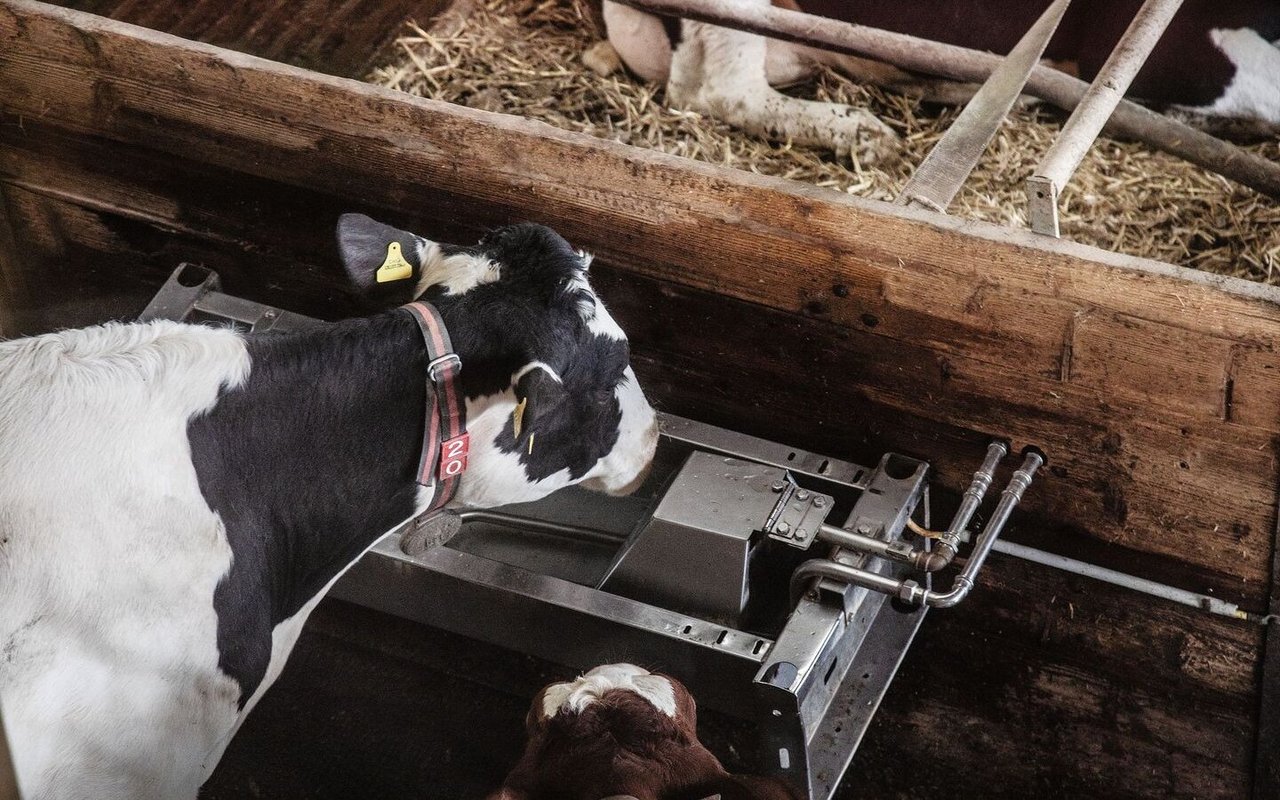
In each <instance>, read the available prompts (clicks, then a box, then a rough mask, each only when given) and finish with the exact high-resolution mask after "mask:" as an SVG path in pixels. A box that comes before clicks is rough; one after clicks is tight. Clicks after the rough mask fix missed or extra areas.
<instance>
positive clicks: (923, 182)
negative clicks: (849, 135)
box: [894, 0, 1071, 214]
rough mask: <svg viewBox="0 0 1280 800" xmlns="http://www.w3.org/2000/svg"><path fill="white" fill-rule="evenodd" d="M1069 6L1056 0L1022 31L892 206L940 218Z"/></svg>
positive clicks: (1065, 0)
mask: <svg viewBox="0 0 1280 800" xmlns="http://www.w3.org/2000/svg"><path fill="white" fill-rule="evenodd" d="M1070 2H1071V0H1056V1H1055V2H1054V3H1053V4H1051V5H1050V6H1049V7H1048V8H1046V9H1045V10H1044V13H1043V14H1041V15H1040V18H1039V19H1037V20H1036V22H1035V24H1034V25H1032V26H1031V27H1030V28H1028V29H1027V32H1026V33H1024V34H1023V35H1022V38H1021V39H1019V40H1018V43H1017V44H1016V45H1014V47H1013V49H1012V50H1010V51H1009V54H1008V55H1007V56H1005V58H1004V60H1003V61H1001V62H1000V66H999V67H996V69H995V71H993V72H992V73H991V77H989V78H987V80H986V82H985V83H983V84H982V88H980V89H978V92H977V93H976V94H975V95H974V96H973V97H972V98H971V99H970V100H969V102H968V103H966V104H965V107H964V110H963V111H961V112H960V116H958V117H956V120H955V122H953V123H951V127H950V128H948V129H947V132H946V134H944V135H943V137H942V139H941V140H940V141H939V142H938V143H937V144H936V145H934V147H933V149H932V150H930V151H929V154H928V155H927V156H925V158H924V161H922V162H920V166H918V167H917V168H916V171H915V174H913V175H912V176H911V180H909V181H907V185H906V186H904V187H903V188H902V192H901V193H899V195H898V197H897V199H896V200H894V204H895V205H907V206H910V205H914V206H917V207H920V208H928V209H931V210H933V211H937V212H939V213H943V214H945V213H946V211H947V206H949V205H951V201H952V200H953V199H954V198H955V196H956V194H957V193H958V192H959V191H960V187H962V186H964V182H965V181H966V180H968V178H969V174H970V173H971V172H973V168H974V167H975V166H977V165H978V160H979V159H980V158H982V154H983V152H985V151H986V149H987V145H988V144H990V143H991V139H992V138H993V137H994V136H995V135H996V131H998V130H999V129H1000V123H1001V122H1003V121H1004V118H1005V117H1006V116H1008V114H1009V109H1011V108H1013V104H1014V101H1016V100H1017V99H1018V96H1019V95H1021V94H1022V88H1023V86H1025V85H1026V83H1027V78H1028V77H1029V76H1030V75H1031V71H1032V70H1033V69H1035V67H1036V64H1038V63H1039V62H1040V56H1041V55H1042V54H1043V53H1044V49H1045V48H1046V47H1047V46H1048V45H1049V40H1050V39H1052V38H1053V34H1054V31H1056V30H1057V29H1058V23H1059V22H1061V21H1062V15H1063V14H1065V13H1066V11H1067V6H1068V5H1069V4H1070Z"/></svg>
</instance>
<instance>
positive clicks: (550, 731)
mask: <svg viewBox="0 0 1280 800" xmlns="http://www.w3.org/2000/svg"><path fill="white" fill-rule="evenodd" d="M525 728H526V732H527V734H528V741H527V743H526V745H525V750H524V754H523V755H522V756H521V758H520V761H519V762H518V763H517V764H516V766H515V767H514V768H513V769H512V770H511V772H510V774H509V775H508V776H507V779H506V781H505V782H504V785H503V787H502V789H500V790H499V791H498V792H496V793H494V794H492V795H490V798H489V800H551V798H556V800H604V798H610V799H611V800H620V799H621V798H630V799H632V800H701V798H705V797H712V796H717V795H718V796H719V797H720V798H722V800H792V799H793V798H794V797H795V795H794V794H793V793H791V792H790V791H789V790H788V789H787V788H786V787H785V786H784V785H783V784H782V783H780V782H778V781H776V780H772V779H767V778H753V777H746V776H738V775H730V774H729V773H728V772H726V771H725V769H724V767H722V766H721V764H720V762H719V761H718V760H717V759H716V757H715V756H714V755H712V754H711V752H710V751H709V750H707V749H706V748H705V747H703V745H702V743H701V742H699V741H698V732H697V729H698V718H697V704H696V703H695V702H694V699H693V696H692V695H691V694H690V693H689V691H688V690H687V689H686V688H685V687H684V685H683V684H681V683H680V682H679V681H678V680H676V679H674V678H671V677H669V676H666V675H658V674H653V673H650V672H648V671H647V670H645V669H642V668H640V667H637V666H634V665H632V664H610V665H607V666H602V667H596V668H595V669H593V670H591V671H590V672H588V673H586V674H585V675H583V676H582V677H580V678H578V679H577V680H574V681H569V682H566V683H553V684H551V685H550V686H547V687H545V688H544V689H542V691H540V692H539V693H538V694H537V696H535V697H534V700H533V704H532V706H531V707H530V709H529V713H528V715H527V716H526V717H525Z"/></svg>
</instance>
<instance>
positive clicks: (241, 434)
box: [189, 312, 426, 697]
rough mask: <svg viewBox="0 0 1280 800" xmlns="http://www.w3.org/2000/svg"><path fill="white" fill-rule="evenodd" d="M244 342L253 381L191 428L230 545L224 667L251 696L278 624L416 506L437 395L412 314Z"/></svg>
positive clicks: (203, 483)
mask: <svg viewBox="0 0 1280 800" xmlns="http://www.w3.org/2000/svg"><path fill="white" fill-rule="evenodd" d="M247 346H248V348H249V353H250V357H251V372H250V376H249V379H248V380H247V382H246V383H245V384H244V385H243V386H242V387H240V388H238V389H234V390H230V391H227V392H225V393H224V395H223V396H222V397H221V398H220V399H219V401H218V403H217V405H216V406H215V408H214V409H213V410H212V411H211V412H210V413H209V414H207V415H206V416H204V417H201V418H198V419H196V420H193V421H192V423H191V424H190V426H189V435H190V440H191V447H192V460H193V462H194V463H195V465H196V471H197V475H198V477H199V480H200V488H201V491H202V492H203V493H204V495H205V498H206V500H208V502H209V505H210V506H211V507H212V508H213V510H214V511H216V512H217V513H218V514H219V516H220V517H221V519H222V521H223V523H224V525H225V526H226V535H227V539H228V541H229V543H230V545H231V549H232V555H233V563H232V567H231V570H230V572H229V574H228V575H227V577H226V578H224V579H223V581H222V582H221V584H219V586H218V589H217V593H216V595H215V598H214V603H215V606H216V607H217V611H218V616H219V650H220V652H221V654H222V660H223V662H224V663H223V664H222V666H223V669H224V671H227V672H228V673H229V674H231V675H232V676H233V677H235V678H237V680H239V681H240V683H241V686H242V688H244V689H245V696H246V697H247V696H248V695H249V694H250V693H251V692H252V688H251V687H253V686H256V684H257V682H258V681H260V680H261V677H262V674H263V673H264V672H265V669H266V663H267V661H268V660H269V657H270V639H269V634H270V630H271V629H273V628H274V626H275V625H277V624H279V623H280V622H281V621H283V620H285V619H288V618H290V617H292V616H293V615H294V614H296V613H297V611H298V610H299V609H300V608H301V607H302V606H303V604H305V603H306V602H307V601H308V600H309V599H311V598H312V597H314V596H315V595H316V593H318V592H319V591H321V590H322V589H323V588H324V586H325V585H326V584H327V583H328V582H329V581H330V579H332V578H333V576H335V575H336V574H337V573H338V572H339V571H341V570H342V569H343V568H345V567H346V566H347V565H348V564H350V563H351V561H352V560H353V559H354V558H356V557H357V556H358V555H359V554H360V553H361V552H362V551H363V550H364V549H366V548H367V547H368V546H369V545H370V544H371V543H372V542H373V541H375V540H376V538H377V537H378V536H379V535H381V534H382V533H384V532H386V531H387V530H389V529H390V528H392V527H394V526H395V525H396V524H398V523H400V522H402V521H403V520H405V519H406V518H408V517H409V516H411V515H412V514H413V513H414V511H415V510H416V508H417V506H418V504H419V487H418V485H417V483H416V482H415V474H414V473H415V471H416V467H417V465H418V457H419V450H420V447H421V442H422V430H423V422H424V403H425V397H426V377H425V376H426V371H425V369H426V355H425V346H424V344H423V341H422V336H421V333H420V332H419V329H418V327H417V325H416V323H415V322H414V321H413V319H412V318H411V317H410V316H409V315H408V314H406V313H403V312H390V313H387V314H382V315H379V316H376V317H370V318H368V319H358V320H348V321H344V322H340V323H336V324H334V325H331V326H326V327H325V328H323V329H319V330H316V331H312V332H307V333H302V334H290V335H268V336H260V337H252V338H250V339H249V340H248V341H247ZM264 631H265V632H266V634H267V640H266V641H265V642H264V641H263V633H264ZM263 648H266V649H265V651H264V649H263Z"/></svg>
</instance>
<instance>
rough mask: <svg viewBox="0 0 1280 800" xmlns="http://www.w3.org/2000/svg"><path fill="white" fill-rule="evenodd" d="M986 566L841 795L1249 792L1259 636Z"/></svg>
mask: <svg viewBox="0 0 1280 800" xmlns="http://www.w3.org/2000/svg"><path fill="white" fill-rule="evenodd" d="M989 566H990V570H991V571H990V573H988V574H987V576H986V579H985V580H983V581H982V582H981V584H980V587H979V589H980V591H977V592H975V593H974V594H973V595H971V596H970V599H969V600H966V601H965V605H963V606H961V607H958V608H956V609H954V610H953V612H954V613H947V614H942V613H934V614H931V615H930V617H929V619H928V620H927V621H926V624H925V628H924V629H923V630H922V632H921V634H920V636H919V637H918V638H917V640H916V644H915V645H914V646H913V649H912V650H911V652H910V653H908V655H907V660H906V663H905V664H904V665H903V668H902V672H901V673H900V674H899V677H898V679H897V681H896V682H895V683H894V685H893V686H892V687H890V690H889V695H888V697H887V698H886V700H885V703H884V705H883V706H882V707H881V709H880V711H879V712H878V715H877V717H876V721H875V723H874V724H873V726H872V729H871V731H870V732H869V733H868V737H867V740H866V741H865V742H864V744H863V746H862V748H861V750H860V751H859V752H858V754H857V756H856V757H855V759H854V764H853V767H852V768H851V770H850V775H852V776H857V780H856V782H855V781H852V780H851V781H849V782H848V785H847V786H846V787H845V789H844V794H843V796H845V797H849V798H853V797H858V798H863V797H865V798H881V797H896V796H908V797H1043V798H1079V797H1107V798H1113V797H1114V798H1121V797H1144V798H1223V799H1224V800H1225V799H1226V798H1239V797H1243V796H1247V794H1248V791H1249V785H1250V778H1249V771H1250V768H1251V764H1250V761H1251V753H1250V747H1251V742H1252V737H1253V734H1254V724H1255V723H1254V716H1253V713H1254V712H1253V709H1252V708H1251V706H1250V704H1251V703H1252V702H1254V700H1255V697H1256V694H1255V693H1254V690H1253V688H1252V685H1251V680H1252V669H1251V667H1252V662H1253V659H1254V658H1256V654H1257V648H1258V647H1259V644H1260V636H1261V629H1260V628H1258V627H1257V626H1254V625H1250V624H1247V623H1242V622H1233V621H1230V620H1222V619H1211V618H1208V617H1206V616H1204V615H1202V614H1199V613H1197V612H1196V611H1194V610H1191V609H1185V608H1183V607H1180V606H1175V605H1172V604H1166V603H1159V602H1150V601H1147V600H1145V599H1144V600H1135V597H1134V595H1132V594H1129V593H1127V592H1124V591H1123V590H1118V589H1114V588H1112V587H1108V586H1104V585H1102V584H1098V583H1096V582H1094V581H1090V580H1087V579H1083V578H1074V577H1070V576H1065V575H1063V574H1062V573H1056V572H1054V571H1052V570H1047V569H1043V568H1040V567H1037V566H1035V565H1029V564H1024V563H1020V562H1016V561H1013V560H1011V559H1007V558H996V559H995V560H993V562H992V563H991V564H990V565H989ZM1030 598H1035V600H1034V601H1031V600H1030ZM940 753H946V756H945V758H942V759H938V758H937V755H938V754H940Z"/></svg>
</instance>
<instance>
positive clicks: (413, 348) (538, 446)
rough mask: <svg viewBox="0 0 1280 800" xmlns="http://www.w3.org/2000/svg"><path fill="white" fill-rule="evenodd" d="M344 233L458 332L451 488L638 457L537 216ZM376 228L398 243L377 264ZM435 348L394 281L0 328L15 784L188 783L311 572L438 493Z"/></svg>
mask: <svg viewBox="0 0 1280 800" xmlns="http://www.w3.org/2000/svg"><path fill="white" fill-rule="evenodd" d="M338 236H339V245H340V250H341V252H342V256H343V260H344V262H345V264H346V267H347V269H348V271H349V272H350V274H351V275H352V277H353V278H354V279H355V281H356V283H357V285H358V286H359V287H360V288H361V290H362V291H363V292H364V294H365V296H366V297H367V298H369V299H370V300H371V301H373V302H376V303H379V304H381V305H383V306H384V307H390V306H395V305H397V304H400V303H404V302H407V301H410V300H413V299H414V298H415V297H419V296H422V297H424V298H425V299H427V300H429V301H430V302H431V303H433V304H434V305H435V306H436V308H438V310H439V312H440V314H441V316H442V317H443V319H444V321H445V323H446V324H447V326H448V330H449V333H450V334H451V335H452V338H453V344H454V349H455V350H456V352H457V353H458V354H459V355H460V356H461V359H462V362H463V365H464V366H463V369H462V372H461V388H462V390H463V392H464V393H465V397H466V410H467V414H468V427H469V429H470V436H471V453H470V465H469V468H468V469H467V471H466V472H465V474H464V475H463V476H462V478H461V481H460V483H459V484H458V487H457V494H456V496H455V498H454V500H453V504H454V505H468V506H492V505H498V504H502V503H507V502H512V501H519V500H530V499H533V498H537V497H541V496H543V495H546V494H548V493H549V492H552V491H554V490H556V489H559V488H561V487H564V486H568V485H570V484H576V483H582V484H584V485H589V486H591V487H594V488H597V489H600V490H603V491H607V492H615V493H621V492H626V491H628V489H629V488H631V487H632V486H633V485H634V484H636V483H637V481H639V480H640V479H642V477H643V474H644V472H645V471H646V468H647V465H648V464H649V462H650V460H651V459H652V456H653V452H654V448H655V445H656V442H657V426H656V421H655V414H654V411H653V409H652V408H651V407H650V405H649V404H648V402H647V401H646V400H645V397H644V394H643V393H642V391H641V389H640V386H639V385H638V384H637V382H636V378H635V375H634V373H633V372H632V370H631V367H630V366H629V363H628V358H629V355H628V345H627V340H626V337H625V336H624V334H623V332H622V330H621V329H620V328H619V327H618V325H617V324H616V323H615V322H614V320H613V318H612V317H611V316H610V315H609V312H608V311H606V310H605V307H604V306H603V305H602V304H601V302H600V300H599V299H598V298H597V296H596V294H595V293H594V292H593V291H592V289H591V286H590V285H589V283H588V274H587V267H588V263H589V258H588V257H587V256H585V255H583V254H581V253H578V252H575V251H574V250H573V249H571V248H570V246H569V245H568V243H566V242H565V240H564V239H562V238H561V237H560V236H558V235H557V234H556V233H554V232H553V231H551V230H549V229H547V228H545V227H541V226H537V225H516V226H512V227H507V228H502V229H499V230H496V231H494V232H492V233H490V234H489V235H487V236H485V237H484V238H483V239H482V240H481V241H480V243H479V244H478V245H476V246H474V247H465V248H462V247H451V246H448V245H441V244H437V243H435V242H430V241H427V240H425V239H422V238H420V237H418V236H415V235H413V234H410V233H407V232H405V231H400V230H397V229H395V228H391V227H388V226H385V225H381V224H379V223H377V222H374V221H373V220H371V219H368V218H367V217H361V216H356V215H347V216H345V217H344V218H343V219H342V221H341V223H340V225H339V231H338ZM392 242H398V243H399V245H400V250H401V252H402V253H403V258H404V259H405V260H406V261H407V262H408V265H409V267H410V270H407V271H406V275H405V277H404V278H403V279H401V280H396V281H393V282H388V283H378V282H377V280H376V279H375V277H374V276H375V272H376V270H377V269H378V267H379V265H380V264H382V263H383V261H384V258H385V257H386V256H387V253H388V248H389V245H390V243H392ZM426 367H427V360H426V351H425V345H424V341H423V336H422V334H421V332H420V331H419V328H418V327H417V323H416V322H415V320H414V319H413V317H412V316H411V315H410V314H409V313H407V312H405V311H404V310H399V309H396V310H390V311H384V312H383V313H378V314H376V315H374V316H370V317H366V318H359V319H351V320H347V321H344V322H339V323H335V324H333V325H329V326H326V327H324V328H321V329H317V330H314V331H310V332H304V333H296V334H265V335H243V334H241V333H238V332H235V331H233V330H230V329H222V328H212V327H202V326H195V325H184V324H178V323H173V322H151V323H142V324H107V325H102V326H98V327H92V328H86V329H82V330H69V331H63V332H61V333H54V334H49V335H45V336H37V337H33V338H29V339H19V340H14V341H9V342H0V707H3V709H4V721H5V724H6V726H7V728H8V733H9V738H10V741H11V743H12V749H13V756H14V759H15V762H16V767H17V772H18V778H19V782H20V786H21V788H22V791H23V793H24V797H26V798H27V800H45V799H46V798H58V799H59V800H60V799H61V798H72V797H91V798H131V799H134V800H136V799H137V798H193V797H195V795H196V792H197V789H198V787H199V786H200V784H201V783H202V782H203V781H204V780H205V779H206V777H207V776H208V775H209V773H210V772H211V771H212V769H213V768H214V766H215V765H216V764H217V762H218V760H219V758H220V757H221V754H222V752H223V750H224V749H225V748H226V746H227V744H228V742H229V740H230V739H231V737H232V735H233V734H234V733H235V731H236V729H237V728H238V726H239V725H240V723H241V722H242V721H243V719H244V717H245V715H246V714H247V713H248V712H249V711H250V710H251V709H252V708H253V706H254V704H255V703H256V702H257V701H258V700H259V698H261V697H262V694H263V692H264V691H265V690H266V689H267V688H268V687H269V686H270V685H271V683H272V682H273V681H274V680H275V679H276V677H277V676H278V675H279V674H280V670H281V668H282V666H283V664H284V661H285V659H286V658H287V656H288V654H289V651H290V650H291V648H292V647H293V645H294V642H295V640H296V639H297V637H298V634H299V632H300V630H301V628H302V625H303V623H304V622H305V621H306V618H307V615H308V614H309V613H310V612H311V610H312V608H314V606H315V605H316V603H317V602H318V601H319V599H320V597H321V596H322V595H323V594H324V593H325V591H326V590H327V589H328V587H329V586H331V585H332V584H333V582H334V581H335V580H336V579H337V577H338V576H339V575H341V574H342V572H343V571H344V570H345V569H346V568H347V567H348V566H350V565H351V564H352V563H353V562H354V560H355V559H357V558H358V557H359V556H360V555H361V554H362V553H363V552H364V551H365V550H366V549H367V548H368V547H369V546H370V545H371V544H372V543H373V542H374V541H375V540H376V539H378V538H379V536H380V535H381V534H383V533H384V532H386V531H388V530H389V529H391V528H393V527H395V526H396V525H398V524H399V523H401V522H402V521H404V520H405V519H407V518H409V517H411V516H412V515H414V514H416V513H418V512H420V511H422V510H423V509H424V507H425V506H426V505H427V504H428V503H429V502H430V493H429V492H425V491H424V490H423V488H422V487H420V486H419V484H418V483H417V481H416V480H415V477H416V469H417V466H418V459H419V450H420V448H421V447H422V437H423V431H424V404H425V403H426V402H427V388H426V386H427V378H426V372H425V370H426ZM516 409H519V410H520V413H519V414H517V413H516ZM442 602H443V599H442Z"/></svg>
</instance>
